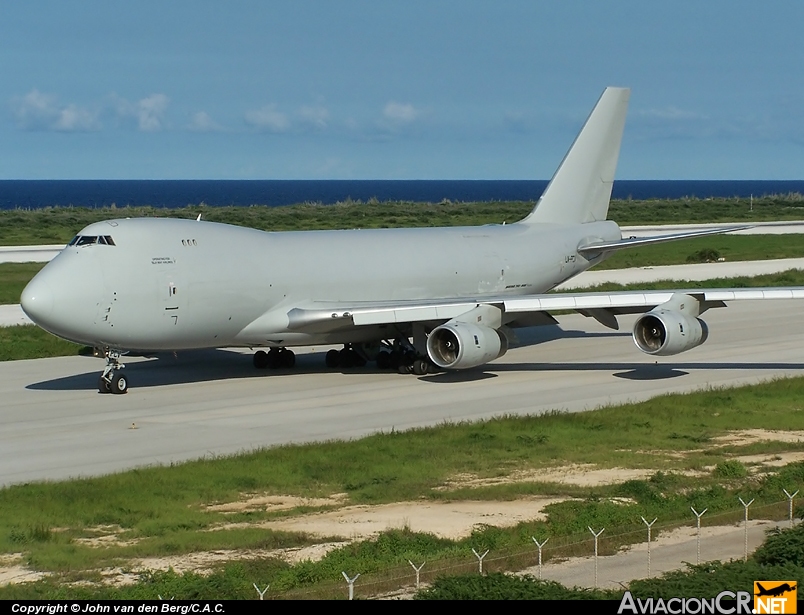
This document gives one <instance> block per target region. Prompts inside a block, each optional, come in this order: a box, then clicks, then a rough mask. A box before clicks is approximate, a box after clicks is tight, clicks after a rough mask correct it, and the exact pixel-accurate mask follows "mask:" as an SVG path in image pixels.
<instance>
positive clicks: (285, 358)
mask: <svg viewBox="0 0 804 615" xmlns="http://www.w3.org/2000/svg"><path fill="white" fill-rule="evenodd" d="M279 365H280V367H282V368H283V369H290V368H292V367H293V366H294V365H296V353H295V352H293V351H292V350H288V349H287V348H283V349H282V350H281V352H280V353H279Z"/></svg>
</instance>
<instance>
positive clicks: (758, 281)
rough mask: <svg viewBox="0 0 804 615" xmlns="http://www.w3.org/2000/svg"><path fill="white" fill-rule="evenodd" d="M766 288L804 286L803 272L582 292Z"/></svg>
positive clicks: (605, 286) (596, 288) (603, 286)
mask: <svg viewBox="0 0 804 615" xmlns="http://www.w3.org/2000/svg"><path fill="white" fill-rule="evenodd" d="M766 286H804V270H801V269H791V270H789V271H782V272H781V273H768V274H765V275H758V276H753V277H747V276H740V277H736V278H715V279H713V280H683V281H679V280H657V281H655V282H637V283H634V284H617V283H615V282H606V283H604V284H598V285H596V286H590V287H589V288H584V289H583V290H584V291H588V292H616V291H619V290H669V289H685V290H692V289H696V288H763V287H766ZM565 292H577V290H576V289H570V290H568V291H565ZM704 319H705V317H704Z"/></svg>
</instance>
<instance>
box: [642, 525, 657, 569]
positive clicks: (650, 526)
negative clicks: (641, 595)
mask: <svg viewBox="0 0 804 615" xmlns="http://www.w3.org/2000/svg"><path fill="white" fill-rule="evenodd" d="M656 519H658V517H656ZM656 519H654V520H653V521H651V522H650V523H648V522H647V520H646V519H645V517H642V522H643V523H644V524H645V525H647V526H648V576H649V577H650V528H652V527H653V524H654V523H656Z"/></svg>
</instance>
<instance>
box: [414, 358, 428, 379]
mask: <svg viewBox="0 0 804 615" xmlns="http://www.w3.org/2000/svg"><path fill="white" fill-rule="evenodd" d="M429 368H430V364H429V363H428V362H427V361H426V360H425V359H416V360H414V361H413V367H412V370H413V373H414V374H416V375H417V376H424V375H425V374H426V373H427V372H428V371H429Z"/></svg>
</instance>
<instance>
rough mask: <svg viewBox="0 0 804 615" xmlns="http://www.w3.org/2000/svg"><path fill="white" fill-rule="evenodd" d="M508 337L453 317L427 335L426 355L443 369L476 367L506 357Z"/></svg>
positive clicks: (494, 330)
mask: <svg viewBox="0 0 804 615" xmlns="http://www.w3.org/2000/svg"><path fill="white" fill-rule="evenodd" d="M507 351H508V340H507V339H506V337H505V335H503V334H502V333H501V332H500V331H498V330H496V329H492V328H491V327H486V326H484V325H476V324H473V323H467V322H461V321H456V320H451V321H449V322H447V323H444V324H443V325H441V326H440V327H436V328H435V329H433V331H432V332H431V333H430V335H429V337H428V338H427V354H428V355H429V357H430V360H431V361H432V362H433V363H435V364H436V365H438V367H440V368H442V369H467V368H470V367H477V366H478V365H483V364H484V363H488V362H489V361H493V360H494V359H496V358H498V357H501V356H503V355H504V354H505V353H506V352H507Z"/></svg>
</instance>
